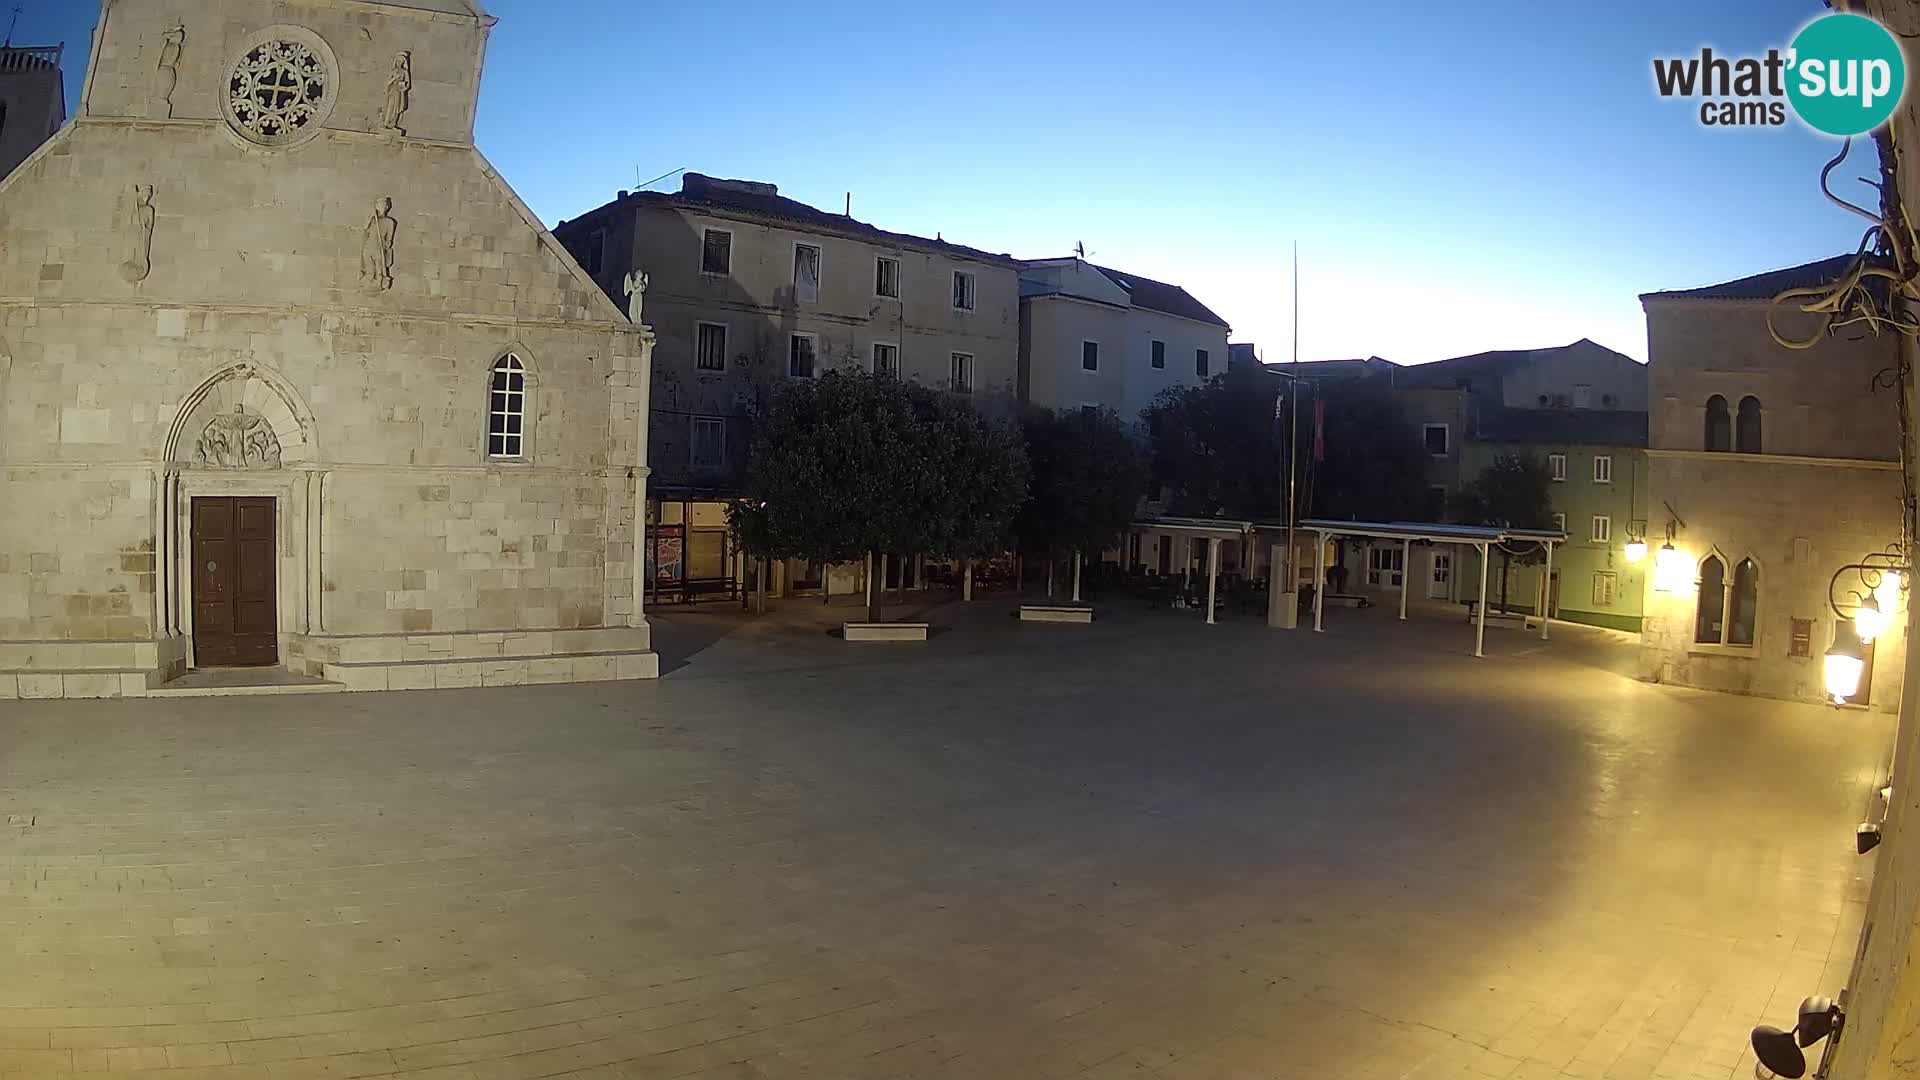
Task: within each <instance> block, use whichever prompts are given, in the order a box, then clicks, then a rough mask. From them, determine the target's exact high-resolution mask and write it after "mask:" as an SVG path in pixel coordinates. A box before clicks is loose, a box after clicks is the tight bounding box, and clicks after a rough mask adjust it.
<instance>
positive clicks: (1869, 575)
mask: <svg viewBox="0 0 1920 1080" xmlns="http://www.w3.org/2000/svg"><path fill="white" fill-rule="evenodd" d="M1904 559H1905V555H1904V554H1902V553H1901V552H1900V551H1899V550H1898V549H1897V548H1890V549H1888V550H1886V551H1877V552H1874V553H1873V554H1871V555H1868V556H1867V557H1866V558H1864V559H1862V560H1860V561H1859V562H1857V563H1848V564H1846V565H1845V566H1842V567H1841V568H1840V569H1838V570H1835V571H1834V572H1833V577H1832V579H1831V580H1829V581H1828V582H1827V606H1828V607H1829V608H1832V609H1833V615H1834V641H1833V648H1831V649H1829V650H1827V657H1826V684H1827V693H1828V694H1830V695H1832V697H1833V699H1834V703H1835V704H1836V705H1844V704H1846V700H1847V699H1848V698H1850V697H1852V696H1853V695H1854V693H1855V692H1856V691H1858V689H1859V686H1860V675H1861V673H1862V671H1863V670H1864V668H1865V660H1864V657H1865V656H1866V646H1868V645H1871V644H1873V640H1874V639H1875V638H1877V637H1880V636H1881V635H1883V634H1885V633H1886V632H1887V627H1888V625H1889V624H1890V623H1891V622H1892V620H1893V615H1894V613H1895V612H1896V611H1897V610H1899V605H1900V590H1901V587H1902V585H1903V584H1904V583H1905V582H1906V580H1907V575H1908V574H1909V573H1911V571H1909V570H1908V568H1907V566H1906V564H1905V562H1904V561H1903V560H1904ZM1848 574H1852V575H1854V577H1855V578H1856V579H1857V580H1856V581H1855V582H1854V585H1855V586H1856V587H1855V588H1843V587H1842V586H1841V580H1842V579H1843V578H1845V577H1846V576H1847V575H1848ZM1843 602H1847V603H1851V604H1852V605H1853V610H1852V611H1851V612H1849V611H1847V610H1846V608H1845V607H1843V606H1842V604H1843Z"/></svg>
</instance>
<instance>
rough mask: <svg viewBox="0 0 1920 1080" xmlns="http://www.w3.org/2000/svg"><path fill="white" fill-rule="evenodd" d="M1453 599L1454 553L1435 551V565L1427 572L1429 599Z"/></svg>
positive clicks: (1436, 549)
mask: <svg viewBox="0 0 1920 1080" xmlns="http://www.w3.org/2000/svg"><path fill="white" fill-rule="evenodd" d="M1452 598H1453V552H1451V551H1441V550H1440V549H1438V548H1435V549H1434V551H1433V565H1432V566H1431V568H1429V569H1428V571H1427V599H1429V600H1450V599H1452Z"/></svg>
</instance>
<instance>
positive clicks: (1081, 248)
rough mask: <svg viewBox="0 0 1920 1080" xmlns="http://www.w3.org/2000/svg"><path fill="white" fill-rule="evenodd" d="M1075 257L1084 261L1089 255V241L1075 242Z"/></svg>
mask: <svg viewBox="0 0 1920 1080" xmlns="http://www.w3.org/2000/svg"><path fill="white" fill-rule="evenodd" d="M1073 257H1074V258H1076V259H1080V260H1082V261H1084V260H1085V259H1086V257H1087V243H1086V241H1084V240H1075V241H1074V242H1073Z"/></svg>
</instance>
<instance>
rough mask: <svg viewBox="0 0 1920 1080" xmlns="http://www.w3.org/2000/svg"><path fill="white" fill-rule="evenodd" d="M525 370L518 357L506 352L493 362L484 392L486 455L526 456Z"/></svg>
mask: <svg viewBox="0 0 1920 1080" xmlns="http://www.w3.org/2000/svg"><path fill="white" fill-rule="evenodd" d="M526 422H527V369H526V365H524V364H522V363H521V362H520V358H519V357H518V356H515V355H514V354H512V353H507V354H506V355H505V356H502V357H501V358H500V359H499V360H496V361H495V362H494V365H493V379H492V382H491V384H490V386H489V389H488V394H487V456H488V457H492V458H517V457H523V456H525V450H526Z"/></svg>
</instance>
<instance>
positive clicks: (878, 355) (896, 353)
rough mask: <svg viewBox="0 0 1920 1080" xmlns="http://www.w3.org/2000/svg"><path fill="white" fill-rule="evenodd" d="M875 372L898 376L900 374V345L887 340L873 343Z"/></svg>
mask: <svg viewBox="0 0 1920 1080" xmlns="http://www.w3.org/2000/svg"><path fill="white" fill-rule="evenodd" d="M873 373H874V374H875V375H887V376H894V377H897V376H898V375H899V374H900V346H898V345H889V344H887V343H886V342H882V341H876V342H874V343H873Z"/></svg>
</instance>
